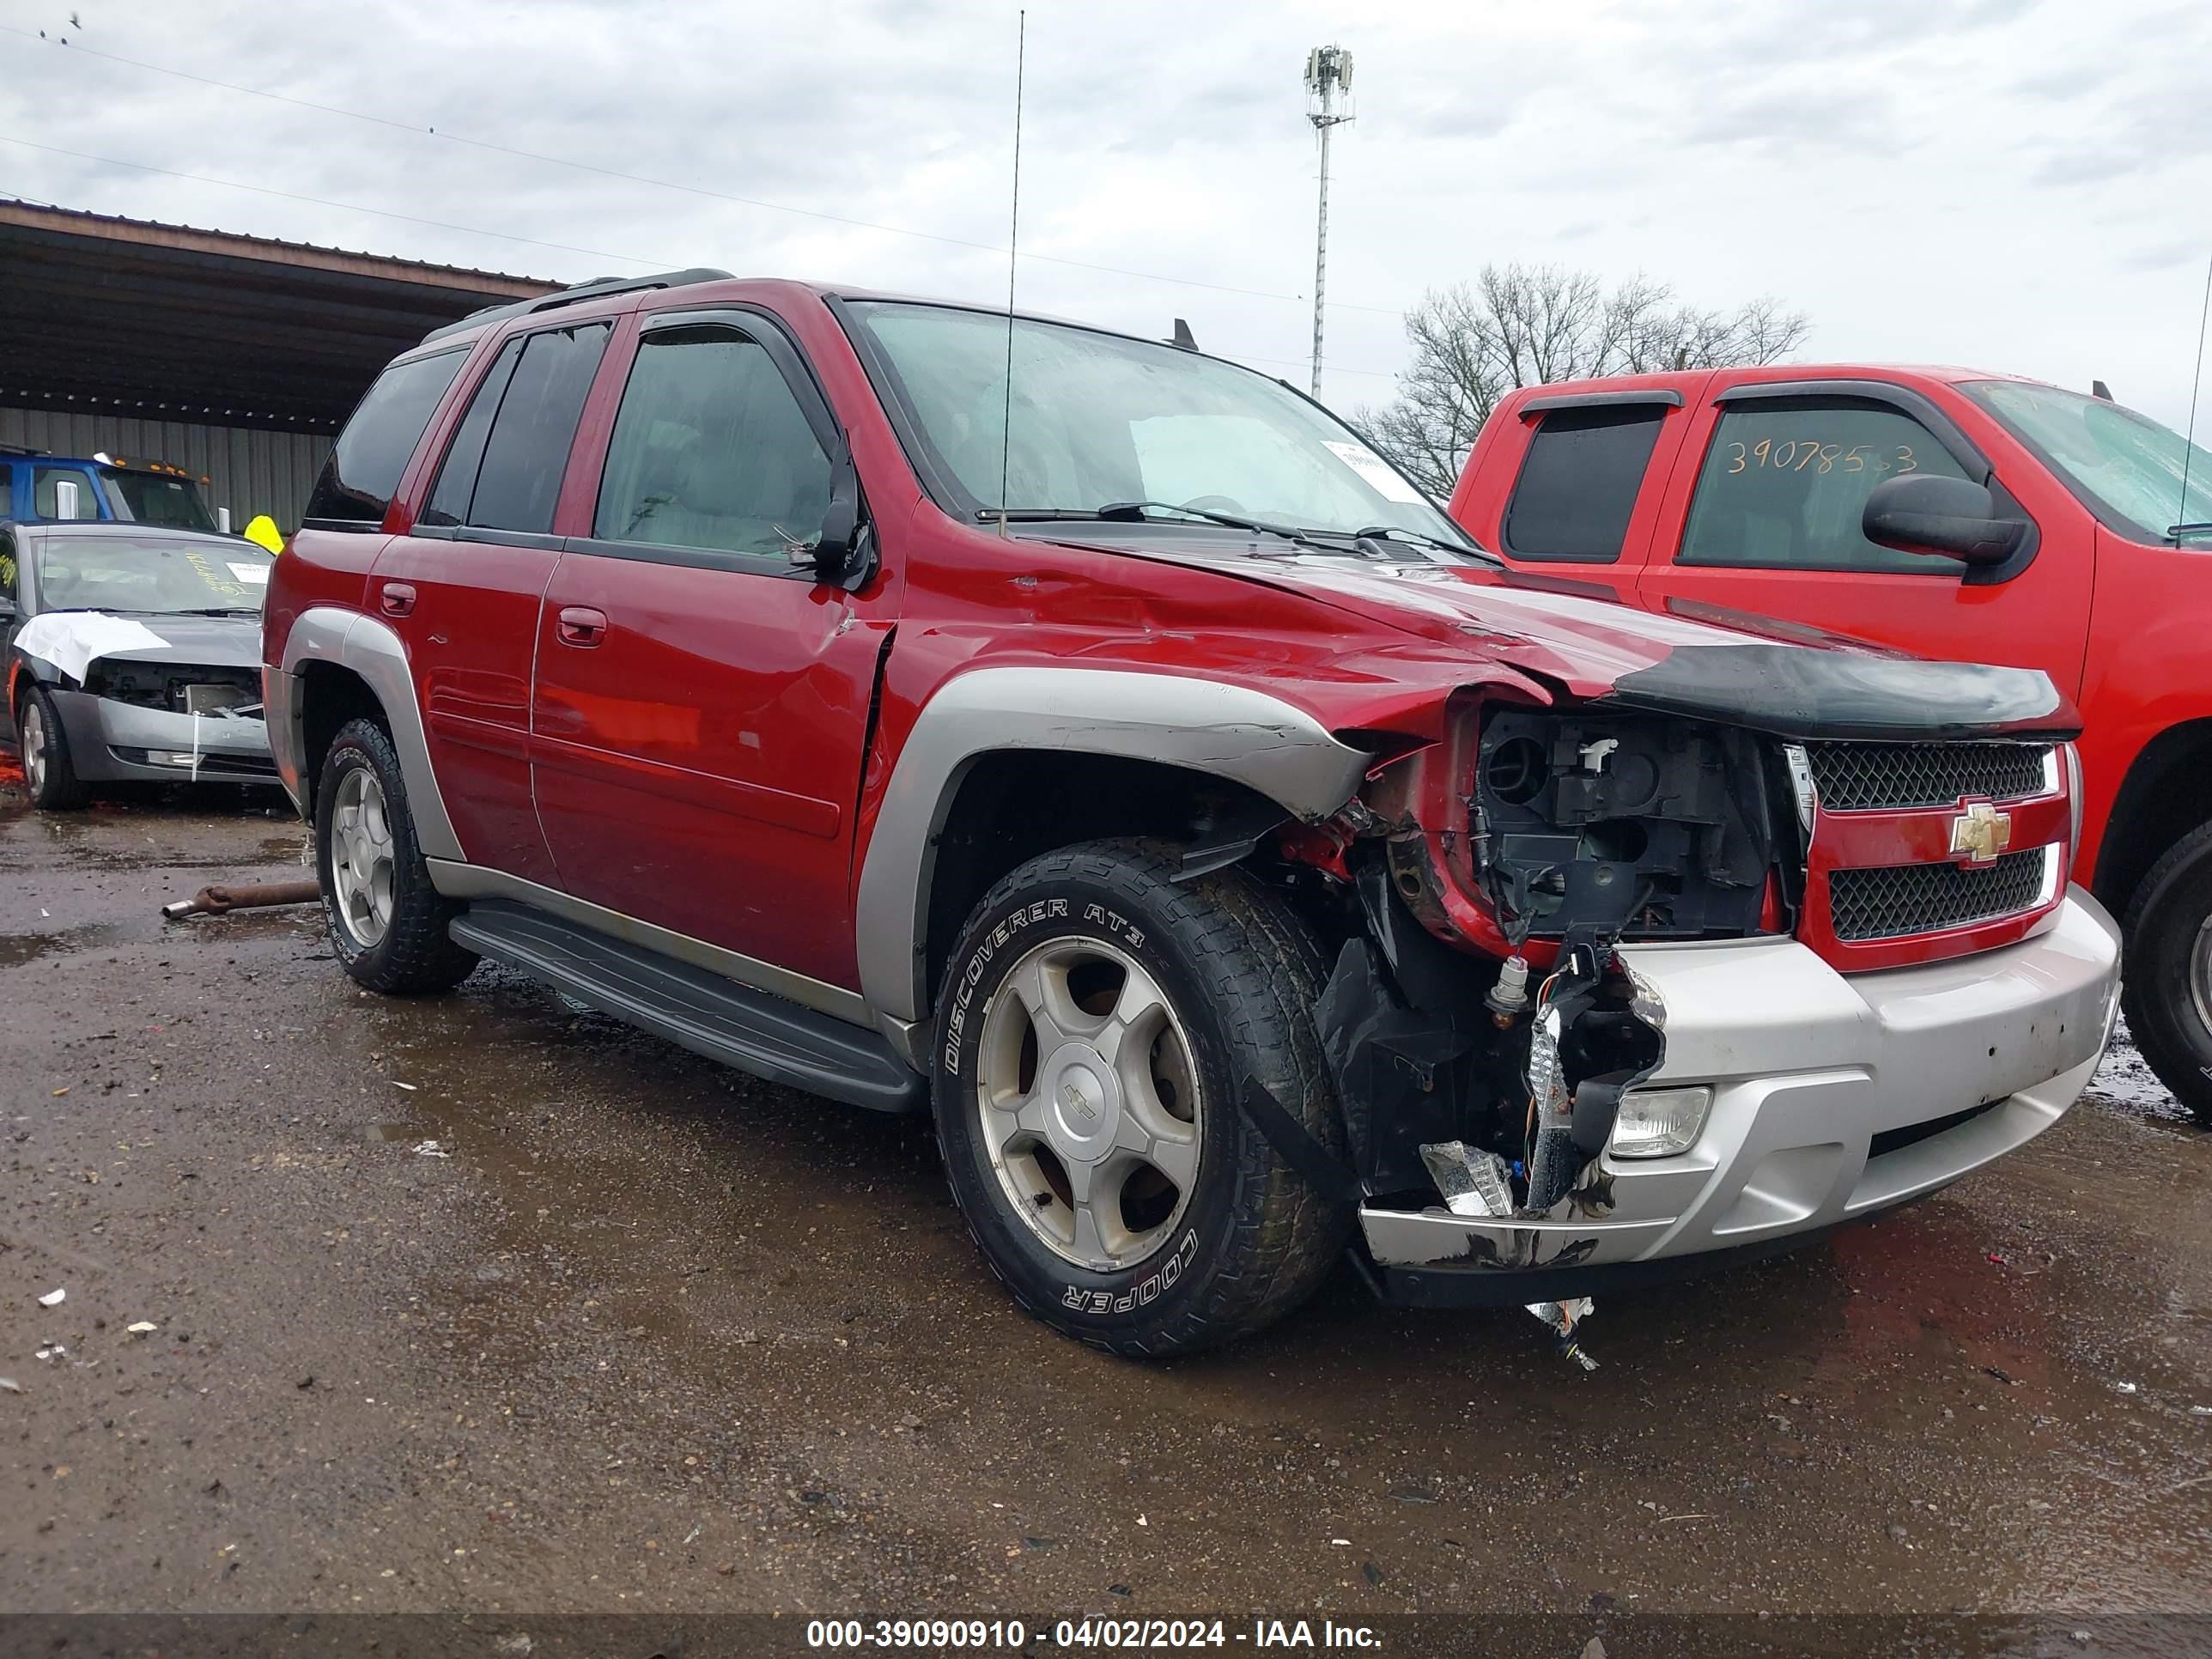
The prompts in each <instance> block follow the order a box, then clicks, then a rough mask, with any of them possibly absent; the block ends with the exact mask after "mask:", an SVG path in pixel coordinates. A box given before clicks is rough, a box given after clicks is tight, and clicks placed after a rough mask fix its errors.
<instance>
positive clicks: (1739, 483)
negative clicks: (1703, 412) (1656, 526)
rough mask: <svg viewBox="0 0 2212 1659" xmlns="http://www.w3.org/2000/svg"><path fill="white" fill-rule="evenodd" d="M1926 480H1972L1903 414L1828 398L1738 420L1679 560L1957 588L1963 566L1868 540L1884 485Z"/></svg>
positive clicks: (1718, 454)
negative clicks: (1919, 579)
mask: <svg viewBox="0 0 2212 1659" xmlns="http://www.w3.org/2000/svg"><path fill="white" fill-rule="evenodd" d="M1915 472H1932V473H1936V474H1939V475H1941V476H1942V477H1947V478H1963V477H1966V469H1965V468H1963V467H1961V466H1960V465H1959V463H1958V462H1957V461H1956V460H1954V459H1953V458H1952V455H1951V453H1950V451H1949V450H1948V449H1946V448H1945V447H1943V446H1942V443H1941V442H1940V441H1937V439H1936V435H1934V434H1933V433H1931V432H1930V431H1929V429H1928V428H1926V427H1924V426H1923V425H1921V423H1920V422H1917V421H1916V420H1914V419H1913V418H1912V417H1911V416H1910V415H1907V414H1905V413H1904V412H1902V411H1901V410H1895V409H1887V408H1883V407H1881V406H1879V405H1876V404H1865V403H1857V402H1853V401H1850V400H1847V399H1838V398H1791V399H1790V400H1789V401H1788V402H1786V403H1782V402H1774V403H1767V402H1759V403H1753V404H1747V405H1746V406H1744V407H1742V408H1741V409H1730V410H1727V411H1726V412H1724V413H1723V415H1722V416H1721V418H1720V421H1719V422H1718V424H1717V427H1716V428H1715V429H1714V432H1713V441H1712V447H1711V448H1710V449H1708V450H1707V451H1706V452H1705V466H1704V468H1703V470H1702V471H1700V472H1699V475H1698V493H1697V495H1696V497H1695V499H1694V500H1693V501H1692V502H1691V505H1690V518H1689V522H1688V523H1687V524H1686V526H1683V530H1682V547H1681V551H1680V553H1679V554H1678V555H1677V556H1676V559H1675V562H1676V563H1678V564H1710V565H1736V566H1742V567H1747V568H1753V569H1790V570H1863V571H1875V572H1887V573H1894V574H1899V575H1911V576H1947V577H1948V578H1950V579H1951V580H1957V578H1958V575H1959V567H1958V566H1957V565H1956V564H1954V563H1952V562H1950V561H1948V560H1945V559H1931V558H1929V557H1928V556H1925V555H1923V554H1918V553H1901V552H1899V551H1898V550H1896V549H1895V548H1889V547H1880V546H1877V545H1875V544H1874V543H1872V542H1870V541H1869V540H1868V539H1867V538H1865V536H1864V535H1863V534H1861V533H1860V530H1859V519H1860V515H1861V514H1862V513H1863V512H1864V511H1865V510H1866V499H1867V496H1868V495H1869V494H1870V493H1871V492H1872V491H1873V489H1874V487H1875V485H1876V484H1878V483H1881V482H1882V481H1883V480H1884V479H1886V478H1894V477H1903V476H1907V475H1910V474H1911V473H1915Z"/></svg>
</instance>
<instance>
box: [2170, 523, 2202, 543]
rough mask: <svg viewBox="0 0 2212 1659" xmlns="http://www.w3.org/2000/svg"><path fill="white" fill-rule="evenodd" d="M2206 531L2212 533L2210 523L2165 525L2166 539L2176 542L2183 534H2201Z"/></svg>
mask: <svg viewBox="0 0 2212 1659" xmlns="http://www.w3.org/2000/svg"><path fill="white" fill-rule="evenodd" d="M2207 533H2212V524H2202V523H2199V524H2170V525H2168V526H2166V539H2167V540H2168V541H2175V542H2178V541H2179V540H2180V539H2181V538H2183V537H2184V536H2202V535H2205V534H2207Z"/></svg>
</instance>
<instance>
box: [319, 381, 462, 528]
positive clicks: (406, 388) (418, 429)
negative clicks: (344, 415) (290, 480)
mask: <svg viewBox="0 0 2212 1659" xmlns="http://www.w3.org/2000/svg"><path fill="white" fill-rule="evenodd" d="M468 355H469V353H468V348H467V347H466V346H457V347H455V348H454V349H453V350H451V351H441V352H437V353H435V354H434V355H432V356H428V357H416V358H413V359H411V360H410V361H409V362H402V363H394V364H392V367H391V368H387V369H386V370H385V371H384V373H383V374H380V375H378V376H377V377H376V384H375V385H374V386H371V387H369V389H368V396H367V397H365V398H362V400H361V404H360V406H359V407H358V408H356V410H354V412H353V418H352V419H351V420H349V421H348V422H346V425H345V430H344V431H343V432H342V433H340V434H339V435H338V441H337V447H336V448H334V449H332V450H331V458H330V459H329V460H328V461H327V462H325V464H324V465H323V471H322V474H321V476H320V477H318V478H317V479H316V480H315V488H314V492H313V494H312V495H309V496H308V498H307V514H306V517H305V519H304V520H303V522H304V523H306V524H307V525H308V526H312V527H313V528H315V529H319V530H374V529H375V528H376V527H377V526H379V525H380V524H382V523H383V522H384V513H385V509H386V508H387V507H390V506H391V505H392V492H393V491H394V490H396V489H398V488H399V477H400V475H401V474H402V473H404V471H406V470H407V462H408V459H409V458H410V456H412V455H413V454H414V453H415V446H416V444H418V443H420V442H422V429H423V428H425V427H427V426H428V425H429V424H430V416H432V414H434V413H435V411H436V410H437V407H438V400H439V399H440V398H443V397H444V396H445V395H446V388H447V387H448V386H451V385H453V376H455V375H456V374H459V373H460V372H461V365H462V363H464V362H466V361H467V359H468Z"/></svg>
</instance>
